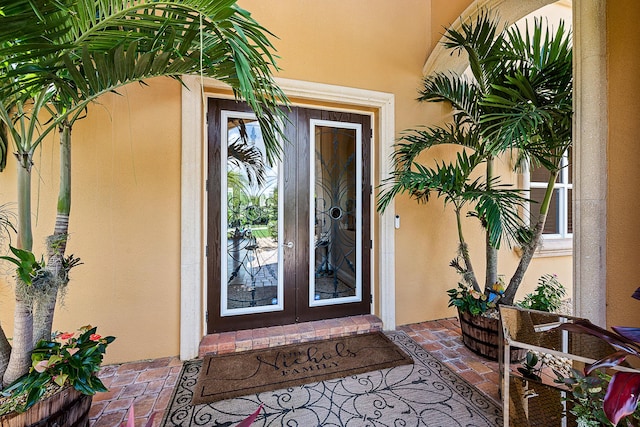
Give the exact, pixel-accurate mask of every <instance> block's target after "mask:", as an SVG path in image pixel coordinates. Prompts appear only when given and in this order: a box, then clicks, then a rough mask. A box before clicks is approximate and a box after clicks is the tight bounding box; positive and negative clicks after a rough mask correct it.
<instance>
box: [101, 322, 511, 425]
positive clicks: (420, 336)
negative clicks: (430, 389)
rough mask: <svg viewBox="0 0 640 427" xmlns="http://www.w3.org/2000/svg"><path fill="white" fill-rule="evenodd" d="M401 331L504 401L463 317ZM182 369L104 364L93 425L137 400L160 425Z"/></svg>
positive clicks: (139, 413) (151, 363)
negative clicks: (467, 342)
mask: <svg viewBox="0 0 640 427" xmlns="http://www.w3.org/2000/svg"><path fill="white" fill-rule="evenodd" d="M398 329H399V330H402V331H405V332H406V333H407V334H409V336H411V337H412V338H413V339H414V340H415V341H417V342H418V343H419V344H420V345H421V346H422V347H423V348H425V349H426V350H427V351H429V352H431V353H432V354H433V355H434V356H435V357H437V358H438V359H439V360H441V361H442V362H444V363H445V364H446V365H447V366H448V367H449V368H451V369H452V370H453V371H454V372H457V373H458V374H459V375H460V376H461V377H463V378H464V379H466V380H467V381H468V382H469V383H471V384H473V385H475V386H476V387H477V388H478V389H479V390H480V391H481V392H483V393H484V394H485V395H487V396H488V397H490V398H491V399H493V400H495V401H496V402H498V403H499V397H498V363H497V362H491V361H488V360H486V359H483V358H481V357H480V356H477V355H475V354H474V353H472V352H470V351H469V350H467V348H466V347H464V344H462V338H461V336H460V325H459V323H458V319H456V318H450V319H442V320H434V321H429V322H422V323H415V324H411V325H404V326H400V327H398ZM181 368H182V363H181V362H180V360H179V359H178V358H177V357H167V358H163V359H154V360H148V361H141V362H131V363H125V364H122V365H108V366H105V367H103V369H102V370H101V372H100V378H101V379H102V381H103V382H104V384H105V385H106V386H107V388H109V391H108V392H107V393H98V394H97V395H96V396H94V398H93V404H92V406H91V426H92V427H116V426H118V427H119V426H120V425H121V424H122V423H123V422H124V420H125V419H126V415H127V411H128V410H129V407H130V406H131V405H132V404H133V405H134V409H135V414H136V427H141V426H144V425H145V423H146V422H147V420H148V419H149V417H151V414H155V419H154V423H153V425H154V426H158V425H159V424H160V421H161V420H162V416H163V414H164V410H165V408H166V407H167V404H168V402H169V399H170V397H171V393H172V391H173V387H174V386H175V384H176V381H177V379H178V375H179V373H180V369H181Z"/></svg>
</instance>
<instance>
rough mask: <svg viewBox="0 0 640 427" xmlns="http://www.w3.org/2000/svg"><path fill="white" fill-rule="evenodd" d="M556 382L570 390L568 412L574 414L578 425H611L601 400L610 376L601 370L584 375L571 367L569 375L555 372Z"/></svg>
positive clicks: (588, 426) (597, 426)
mask: <svg viewBox="0 0 640 427" xmlns="http://www.w3.org/2000/svg"><path fill="white" fill-rule="evenodd" d="M556 375H557V377H558V378H557V379H556V380H555V381H556V382H557V383H560V384H563V385H565V386H567V387H568V388H569V389H570V390H571V392H570V394H567V398H566V400H567V401H569V402H571V405H570V407H571V409H570V412H571V413H572V414H573V415H575V416H576V418H577V421H578V425H579V426H584V427H599V426H611V425H612V424H611V422H610V421H609V420H608V419H607V417H606V415H605V413H604V409H603V402H604V396H605V393H606V391H607V385H608V383H609V380H610V377H609V376H608V375H606V374H603V373H601V372H599V371H598V372H597V374H594V375H584V374H583V373H582V372H580V371H578V370H576V369H572V370H571V373H570V375H569V377H564V376H563V375H562V374H560V373H558V372H556Z"/></svg>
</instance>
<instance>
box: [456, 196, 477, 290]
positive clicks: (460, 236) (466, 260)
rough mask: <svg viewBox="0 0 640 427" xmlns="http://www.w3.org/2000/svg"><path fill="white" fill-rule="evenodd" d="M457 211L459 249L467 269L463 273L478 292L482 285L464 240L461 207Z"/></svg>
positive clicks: (465, 278)
mask: <svg viewBox="0 0 640 427" xmlns="http://www.w3.org/2000/svg"><path fill="white" fill-rule="evenodd" d="M455 211H456V223H457V225H458V241H459V242H460V246H459V251H460V255H462V259H463V260H464V266H465V271H464V273H463V276H464V280H465V281H466V282H467V283H470V284H471V286H473V289H475V290H476V291H478V292H481V291H480V285H478V280H477V279H476V272H475V271H474V270H473V265H472V264H471V256H470V255H469V247H468V246H467V242H465V240H464V235H463V234H462V219H461V218H460V208H457V207H456V209H455Z"/></svg>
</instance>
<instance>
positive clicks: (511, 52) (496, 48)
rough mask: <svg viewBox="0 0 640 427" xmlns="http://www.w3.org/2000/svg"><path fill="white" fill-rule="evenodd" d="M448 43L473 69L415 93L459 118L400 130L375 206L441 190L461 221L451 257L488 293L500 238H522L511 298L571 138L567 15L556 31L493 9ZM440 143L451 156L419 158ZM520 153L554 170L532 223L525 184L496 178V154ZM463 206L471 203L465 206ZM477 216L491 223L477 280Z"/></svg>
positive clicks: (453, 33) (435, 79) (438, 77)
mask: <svg viewBox="0 0 640 427" xmlns="http://www.w3.org/2000/svg"><path fill="white" fill-rule="evenodd" d="M445 38H446V42H445V46H446V47H447V48H448V49H451V50H452V54H453V53H457V54H460V53H462V52H465V53H466V54H467V56H468V60H469V69H470V73H471V77H467V76H465V75H458V74H455V73H452V72H448V73H436V74H434V75H430V76H427V77H425V79H424V81H423V87H422V90H421V91H420V97H419V98H418V100H419V101H422V102H446V103H449V104H450V105H451V106H452V108H453V120H452V122H451V123H449V124H446V125H444V126H428V127H424V128H419V129H412V130H408V131H405V132H403V134H402V136H401V138H400V140H399V142H398V143H397V144H396V146H395V151H394V154H393V164H394V171H393V172H392V176H391V177H390V178H389V179H388V180H386V181H385V182H384V183H383V191H382V193H381V196H380V199H379V202H378V209H379V210H384V209H385V208H386V207H387V206H388V205H389V202H390V201H391V200H392V199H393V198H394V197H396V196H397V195H399V194H403V193H407V194H409V196H410V197H412V198H414V199H416V200H418V201H419V202H426V201H428V200H429V198H430V197H431V195H432V194H433V193H435V195H436V196H437V197H441V198H443V200H444V203H445V205H448V204H450V205H452V206H453V210H454V212H455V215H456V222H457V231H458V254H459V255H458V257H456V258H455V259H454V260H453V261H452V262H451V266H452V267H454V268H455V269H456V270H457V271H458V272H459V273H461V274H462V276H463V278H464V280H465V281H466V282H467V283H468V284H469V285H471V286H473V288H474V289H475V290H476V291H478V292H485V293H486V294H488V293H489V292H490V291H491V290H492V289H493V286H494V285H495V284H496V283H498V257H497V251H498V249H499V248H500V245H501V243H502V241H503V240H506V241H507V242H508V244H509V245H514V244H518V245H520V246H522V247H523V251H524V254H523V256H522V258H521V260H520V264H519V266H518V268H517V270H516V273H515V274H514V275H513V277H512V278H511V280H510V282H509V286H508V287H507V289H506V291H505V293H504V296H503V298H502V300H501V301H502V302H503V303H508V304H511V303H513V298H514V296H515V293H516V291H517V288H518V286H519V285H520V283H521V281H522V278H523V276H524V272H525V271H526V269H527V267H528V265H529V263H530V261H531V257H532V255H533V252H534V251H535V249H536V247H537V245H538V242H539V240H540V236H541V234H542V230H543V228H544V223H545V221H546V215H547V212H548V208H549V202H550V199H551V195H552V192H553V183H554V182H555V177H556V176H557V173H558V171H559V170H560V164H561V163H560V162H561V159H562V155H563V154H564V153H565V151H566V150H567V148H568V147H569V145H570V144H571V115H572V110H571V82H572V78H571V44H570V40H569V35H568V34H567V32H566V31H565V29H564V26H563V25H562V24H561V25H560V26H559V27H558V28H557V30H556V31H555V33H552V32H551V31H550V30H549V29H548V28H547V29H546V30H545V27H544V26H543V24H542V22H541V21H540V20H536V21H535V23H534V27H533V31H531V34H529V28H528V26H527V29H526V31H525V32H524V35H522V34H521V33H520V32H519V30H518V29H517V28H512V29H508V30H507V29H502V30H501V29H499V27H498V23H497V21H496V20H494V19H492V17H491V16H490V14H488V13H481V14H479V16H478V17H477V18H476V20H475V21H471V22H463V23H462V26H461V30H460V31H457V30H455V29H449V30H448V31H447V32H446V34H445ZM440 145H450V146H454V147H457V149H458V153H457V155H456V159H455V160H454V161H452V162H445V161H442V162H436V164H435V166H428V165H425V164H423V163H421V161H422V159H424V158H426V156H424V153H425V152H427V151H429V150H430V149H431V148H433V147H436V146H440ZM511 153H516V154H517V156H518V157H519V158H518V162H516V164H517V165H521V164H522V161H528V162H530V164H532V165H541V166H543V167H545V168H546V169H548V170H549V171H550V174H551V175H552V176H551V177H550V180H549V187H548V188H547V192H546V194H545V198H544V200H543V201H542V203H541V205H540V214H539V216H538V220H537V222H536V223H535V224H531V225H530V226H528V225H527V224H526V223H525V222H524V221H523V220H522V217H521V211H522V210H523V208H524V207H525V206H526V203H527V202H529V201H528V200H527V198H526V197H525V196H524V194H523V193H522V192H521V191H519V190H516V189H514V188H511V187H509V186H508V185H506V184H503V183H501V182H500V179H499V177H497V176H495V172H494V160H495V159H496V158H497V157H499V156H502V155H505V154H511ZM465 211H466V212H465ZM465 213H466V215H468V216H472V217H475V218H477V219H478V220H479V221H480V223H481V224H482V226H483V227H484V229H485V233H486V239H485V240H486V245H485V246H486V248H485V258H486V277H485V281H484V289H482V288H481V286H480V284H479V282H478V279H477V278H476V273H475V270H474V268H473V264H472V262H471V255H470V252H469V248H468V246H467V243H466V240H465V237H464V233H463V229H462V216H463V215H464V214H465Z"/></svg>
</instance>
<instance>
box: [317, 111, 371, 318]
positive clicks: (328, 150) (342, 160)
mask: <svg viewBox="0 0 640 427" xmlns="http://www.w3.org/2000/svg"><path fill="white" fill-rule="evenodd" d="M361 131H362V129H361V125H359V124H351V123H342V122H331V121H324V120H312V121H311V147H312V150H310V151H311V165H312V167H311V175H312V179H311V186H312V188H311V193H310V194H311V212H312V215H311V218H310V219H311V221H310V222H311V224H310V230H311V231H310V235H311V236H313V239H312V240H313V241H312V242H311V244H312V250H310V251H309V252H310V258H311V259H310V262H309V267H310V271H309V281H310V286H309V305H310V306H319V305H329V304H340V303H349V302H357V301H361V300H362V288H361V283H362V268H361V262H360V259H361V251H362V216H361V214H360V212H362V194H361V188H362V159H361V151H362V150H361V145H360V144H358V143H357V142H358V141H360V137H361Z"/></svg>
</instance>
